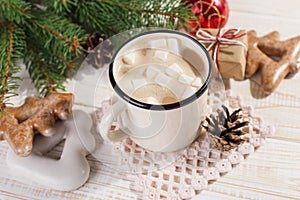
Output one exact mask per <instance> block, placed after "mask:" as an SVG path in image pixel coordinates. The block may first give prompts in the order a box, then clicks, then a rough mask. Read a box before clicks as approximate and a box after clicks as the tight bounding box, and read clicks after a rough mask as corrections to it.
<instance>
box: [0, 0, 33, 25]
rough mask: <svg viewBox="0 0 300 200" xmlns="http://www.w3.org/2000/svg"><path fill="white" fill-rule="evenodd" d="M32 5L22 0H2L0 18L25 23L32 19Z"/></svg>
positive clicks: (0, 0) (0, 1)
mask: <svg viewBox="0 0 300 200" xmlns="http://www.w3.org/2000/svg"><path fill="white" fill-rule="evenodd" d="M30 9H31V5H30V3H27V2H25V1H22V0H0V20H1V19H2V20H3V19H5V20H6V21H9V22H15V23H17V24H24V23H25V21H26V19H30V18H31V17H32V15H31V14H30Z"/></svg>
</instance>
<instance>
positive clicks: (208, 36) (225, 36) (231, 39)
mask: <svg viewBox="0 0 300 200" xmlns="http://www.w3.org/2000/svg"><path fill="white" fill-rule="evenodd" d="M245 35H246V33H240V29H237V28H232V29H219V31H218V33H217V35H213V34H212V33H211V32H210V31H209V30H202V29H199V30H198V31H197V33H196V38H197V40H198V41H199V42H201V43H209V46H208V47H207V51H213V53H212V58H213V60H214V62H215V63H216V66H217V68H218V69H219V63H218V62H219V53H220V45H221V44H228V45H240V46H243V47H244V50H245V51H247V45H246V44H244V43H243V42H241V41H239V40H236V39H237V38H240V37H243V36H245Z"/></svg>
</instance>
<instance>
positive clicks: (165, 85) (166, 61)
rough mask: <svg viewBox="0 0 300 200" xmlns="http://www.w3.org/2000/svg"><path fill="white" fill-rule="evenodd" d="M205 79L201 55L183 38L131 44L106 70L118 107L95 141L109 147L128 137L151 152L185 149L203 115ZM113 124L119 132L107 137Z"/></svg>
mask: <svg viewBox="0 0 300 200" xmlns="http://www.w3.org/2000/svg"><path fill="white" fill-rule="evenodd" d="M211 73H212V61H211V58H210V56H209V54H208V52H207V51H206V49H205V48H204V47H203V46H202V45H201V44H200V43H199V42H198V41H197V40H195V39H194V38H192V37H190V36H188V35H186V34H184V33H181V32H176V31H170V30H155V31H149V32H146V33H142V34H140V35H138V36H135V37H133V38H131V39H130V40H129V41H127V42H126V43H125V44H124V45H123V46H122V47H121V48H120V49H119V50H118V51H117V52H116V54H115V55H114V58H113V62H112V63H111V64H110V67H109V80H110V83H111V86H112V88H113V90H114V94H115V96H117V97H118V101H117V102H116V103H115V104H114V105H112V107H111V108H110V109H109V110H108V111H107V112H106V113H105V114H104V117H103V118H102V121H101V123H100V124H99V126H98V128H99V132H100V133H101V136H102V137H103V138H104V139H105V140H108V141H112V142H114V141H119V140H121V139H123V138H124V137H130V138H131V139H132V140H133V141H134V142H135V143H137V144H138V145H140V146H142V147H144V148H146V149H148V150H151V151H155V152H170V151H176V150H180V149H182V148H184V147H186V146H188V145H189V144H191V143H192V142H193V140H194V139H195V138H196V137H197V134H198V129H199V126H200V124H201V122H202V121H203V120H204V119H205V116H206V114H207V90H208V84H209V82H210V78H211ZM117 118H118V122H119V126H120V130H118V131H111V130H110V127H111V124H112V122H113V121H114V120H115V119H117Z"/></svg>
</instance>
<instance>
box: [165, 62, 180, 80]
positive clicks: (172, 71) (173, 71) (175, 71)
mask: <svg viewBox="0 0 300 200" xmlns="http://www.w3.org/2000/svg"><path fill="white" fill-rule="evenodd" d="M165 72H166V74H168V75H169V76H172V77H174V76H177V75H179V74H181V73H182V69H181V68H180V66H179V65H178V64H177V63H174V64H172V65H170V66H169V67H167V68H166V70H165Z"/></svg>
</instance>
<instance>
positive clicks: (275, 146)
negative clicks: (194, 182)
mask: <svg viewBox="0 0 300 200" xmlns="http://www.w3.org/2000/svg"><path fill="white" fill-rule="evenodd" d="M290 158H292V159H290ZM299 166H300V143H296V142H287V141H282V140H277V139H268V140H267V143H266V144H265V145H264V146H262V147H261V148H259V149H258V150H257V152H256V153H254V154H252V155H250V156H249V157H248V158H247V160H244V161H243V162H242V163H241V164H240V165H238V166H236V167H235V168H234V169H233V171H232V172H230V173H228V174H226V175H225V176H223V177H221V178H220V179H219V180H218V181H216V182H215V183H213V184H211V185H209V187H208V190H207V191H203V192H202V193H200V194H199V196H197V197H195V198H194V199H203V200H205V199H211V198H212V197H216V199H222V198H223V199H236V198H238V199H239V198H240V199H300V168H299ZM215 195H216V196H215ZM213 199H215V198H213Z"/></svg>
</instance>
